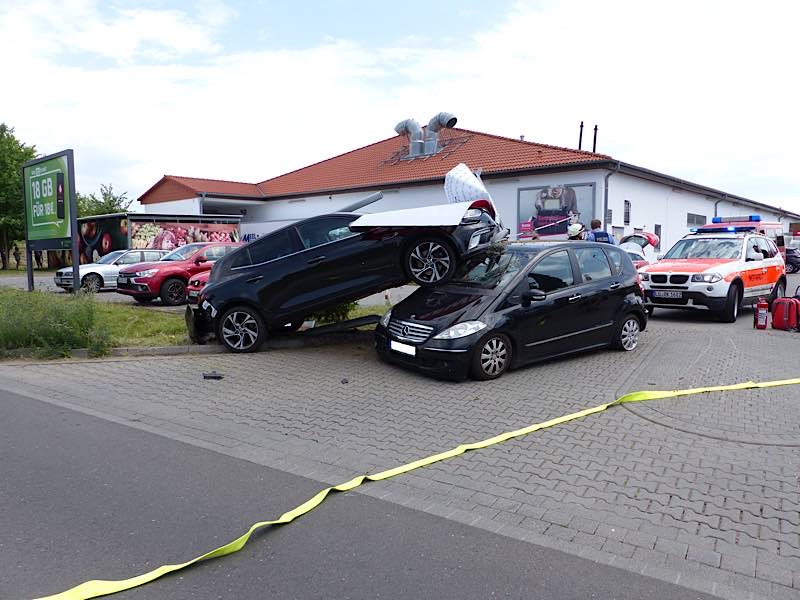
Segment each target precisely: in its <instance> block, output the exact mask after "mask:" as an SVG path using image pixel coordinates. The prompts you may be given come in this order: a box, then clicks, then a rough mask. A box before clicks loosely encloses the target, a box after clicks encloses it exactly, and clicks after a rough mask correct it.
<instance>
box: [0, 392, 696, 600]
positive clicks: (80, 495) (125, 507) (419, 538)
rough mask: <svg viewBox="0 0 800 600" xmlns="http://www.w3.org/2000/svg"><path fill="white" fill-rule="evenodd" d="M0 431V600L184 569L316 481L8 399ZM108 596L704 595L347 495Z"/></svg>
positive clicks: (309, 490)
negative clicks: (224, 551) (212, 556)
mask: <svg viewBox="0 0 800 600" xmlns="http://www.w3.org/2000/svg"><path fill="white" fill-rule="evenodd" d="M0 423H2V428H3V435H2V436H0V464H2V465H3V476H2V479H0V504H1V505H2V506H3V511H2V516H0V553H2V556H3V560H2V561H0V598H30V597H33V596H39V595H44V594H51V593H56V592H59V591H63V590H64V589H66V588H68V587H71V586H73V585H76V584H78V583H80V582H82V581H85V580H87V579H93V578H101V579H116V578H125V577H129V576H133V575H135V574H139V573H141V572H144V571H147V570H150V569H152V568H154V567H156V566H158V565H160V564H164V563H174V562H179V561H184V560H187V559H189V558H192V557H194V556H196V555H198V554H200V553H202V552H204V551H207V550H210V549H212V548H214V547H217V546H219V545H221V544H223V543H225V542H227V541H229V540H231V539H233V538H234V537H235V536H237V535H239V534H240V533H242V532H243V531H244V530H245V528H246V527H247V526H249V525H250V524H251V523H252V522H255V521H257V520H262V519H269V518H273V517H275V516H277V515H279V514H280V513H282V512H283V511H285V510H287V509H289V508H292V507H294V506H296V505H297V504H299V503H301V502H303V501H305V500H306V499H307V498H309V497H310V496H311V495H313V494H314V493H315V492H317V491H318V490H319V489H321V488H323V487H325V486H324V485H323V484H320V483H318V482H315V481H311V480H309V479H304V478H300V477H296V476H293V475H289V474H287V473H284V472H281V471H277V470H274V469H270V468H266V467H263V466H259V465H256V464H253V463H250V462H247V461H243V460H238V459H234V458H231V457H228V456H224V455H221V454H218V453H215V452H212V451H208V450H204V449H202V448H197V447H194V446H189V445H186V444H183V443H180V442H177V441H174V440H171V439H168V438H165V437H161V436H158V435H155V434H150V433H147V432H145V431H141V430H138V429H133V428H128V427H125V426H123V425H118V424H116V423H111V422H109V421H105V420H102V419H98V418H95V417H92V416H88V415H85V414H83V413H78V412H74V411H71V410H68V409H64V408H60V407H56V406H53V405H49V404H45V403H42V402H39V401H36V400H31V399H28V398H24V397H21V396H17V395H14V394H10V393H7V392H0ZM378 485H379V484H378ZM117 597H120V598H142V599H145V598H153V599H155V598H159V599H160V598H172V599H180V598H194V599H205V598H234V597H235V598H265V597H270V598H303V599H307V598H459V599H464V598H491V597H498V598H552V599H559V600H561V599H564V600H567V599H575V600H578V599H580V600H585V599H588V598H602V599H618V600H623V599H631V600H632V599H637V600H640V599H642V598H659V599H663V600H668V599H671V598H675V599H678V598H679V599H681V600H687V599H695V598H698V599H699V598H711V596H707V595H703V594H700V593H697V592H691V591H689V590H687V589H685V588H681V587H679V586H675V585H671V584H667V583H664V582H661V581H658V580H654V579H650V578H647V577H643V576H640V575H636V574H632V573H630V572H627V571H623V570H620V569H616V568H613V567H609V566H604V565H601V564H598V563H594V562H591V561H587V560H584V559H581V558H578V557H575V556H572V555H568V554H564V553H561V552H558V551H555V550H550V549H545V548H541V547H538V546H535V545H533V544H528V543H525V542H521V541H516V540H512V539H508V538H505V537H502V536H500V535H497V534H493V533H489V532H487V531H485V530H480V529H477V528H473V527H469V526H467V525H462V524H459V523H454V522H452V521H448V520H446V519H442V518H439V517H436V516H433V515H430V514H426V513H423V512H419V511H415V510H411V509H407V508H403V507H401V506H398V505H395V504H391V503H387V502H383V501H381V500H376V499H373V498H369V497H366V496H363V495H360V494H357V493H348V494H339V495H336V496H334V497H332V498H331V499H329V500H328V501H326V502H325V503H324V504H323V505H322V506H320V507H319V508H317V509H316V510H315V511H313V512H312V513H310V514H308V515H307V516H305V517H303V518H301V519H300V520H298V521H296V522H295V523H292V524H290V525H287V526H284V527H280V528H275V529H272V530H270V531H267V532H265V533H263V534H260V535H257V536H255V537H254V538H253V539H252V540H251V542H250V544H248V545H247V546H245V548H244V549H243V550H242V551H240V552H239V553H238V554H235V555H232V556H229V557H225V558H222V559H218V560H216V561H211V562H208V563H205V564H202V565H199V566H196V567H194V568H191V569H189V570H186V571H183V572H179V573H177V574H173V575H170V576H167V577H165V578H162V579H160V580H158V581H155V582H153V583H151V584H148V585H146V586H144V587H142V588H138V589H135V590H131V591H128V592H123V593H122V594H119V595H118V596H117Z"/></svg>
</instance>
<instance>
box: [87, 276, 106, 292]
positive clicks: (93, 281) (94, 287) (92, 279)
mask: <svg viewBox="0 0 800 600" xmlns="http://www.w3.org/2000/svg"><path fill="white" fill-rule="evenodd" d="M101 287H102V281H101V279H100V276H99V275H97V274H96V273H89V274H88V275H87V276H86V277H84V278H83V289H85V290H86V291H87V292H92V293H93V294H96V293H97V292H99V291H100V288H101Z"/></svg>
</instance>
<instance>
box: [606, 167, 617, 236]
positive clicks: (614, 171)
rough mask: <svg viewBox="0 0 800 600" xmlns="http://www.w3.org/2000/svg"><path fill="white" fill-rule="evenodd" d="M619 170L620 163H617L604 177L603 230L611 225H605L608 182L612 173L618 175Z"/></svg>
mask: <svg viewBox="0 0 800 600" xmlns="http://www.w3.org/2000/svg"><path fill="white" fill-rule="evenodd" d="M619 168H620V162H619V161H617V166H616V168H615V169H614V170H613V171H611V170H609V171H608V173H606V177H605V187H604V188H603V228H604V229H607V228H608V227H609V226H610V225H611V223H606V220H607V219H608V180H609V179H611V176H612V175H613V174H614V173H619Z"/></svg>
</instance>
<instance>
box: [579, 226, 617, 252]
mask: <svg viewBox="0 0 800 600" xmlns="http://www.w3.org/2000/svg"><path fill="white" fill-rule="evenodd" d="M591 226H592V230H591V231H590V232H589V233H587V234H586V241H587V242H603V243H605V244H612V245H614V246H616V245H617V240H615V239H614V236H612V235H611V234H609V233H608V232H607V231H605V230H604V229H603V224H602V223H601V222H600V219H592V222H591Z"/></svg>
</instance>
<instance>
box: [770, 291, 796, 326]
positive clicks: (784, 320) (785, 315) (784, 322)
mask: <svg viewBox="0 0 800 600" xmlns="http://www.w3.org/2000/svg"><path fill="white" fill-rule="evenodd" d="M798 321H800V300H798V299H797V298H775V300H774V301H773V302H772V328H773V329H782V330H784V331H791V330H792V329H797V324H798Z"/></svg>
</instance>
